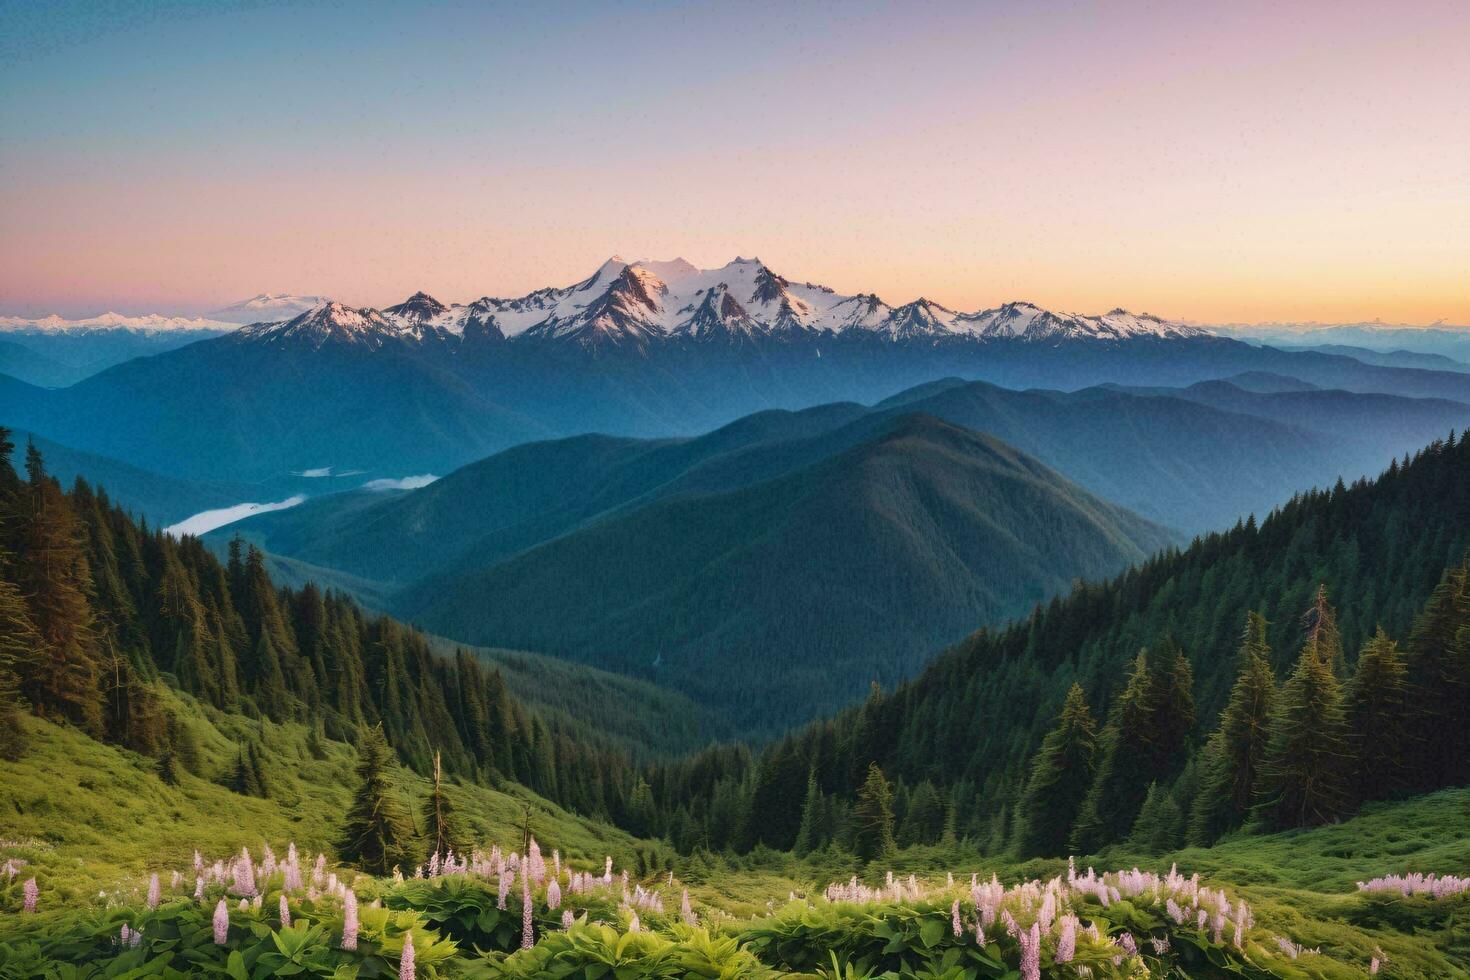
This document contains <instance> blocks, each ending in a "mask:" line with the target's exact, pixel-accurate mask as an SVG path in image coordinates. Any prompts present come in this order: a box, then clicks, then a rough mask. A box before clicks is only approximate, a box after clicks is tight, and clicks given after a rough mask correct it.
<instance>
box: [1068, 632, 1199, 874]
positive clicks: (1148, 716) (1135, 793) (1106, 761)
mask: <svg viewBox="0 0 1470 980" xmlns="http://www.w3.org/2000/svg"><path fill="white" fill-rule="evenodd" d="M1193 685H1194V672H1193V670H1192V668H1191V667H1190V664H1189V658H1188V657H1186V656H1185V655H1184V651H1183V650H1181V649H1180V648H1179V646H1178V644H1176V643H1175V642H1174V641H1173V639H1172V638H1171V637H1169V636H1165V637H1164V638H1163V639H1162V640H1161V641H1160V643H1159V644H1158V646H1157V649H1156V651H1155V652H1154V653H1152V654H1150V653H1149V652H1148V651H1142V652H1140V653H1139V655H1138V657H1137V659H1136V660H1134V662H1133V671H1132V673H1131V674H1130V675H1129V677H1128V683H1127V685H1126V686H1125V687H1124V689H1123V692H1122V693H1121V694H1120V695H1119V696H1118V700H1117V702H1116V703H1115V704H1114V706H1113V710H1112V712H1111V713H1110V715H1109V718H1108V724H1107V726H1106V727H1105V728H1104V729H1103V733H1102V735H1101V736H1100V738H1099V741H1098V751H1097V765H1096V770H1095V775H1094V777H1093V780H1092V785H1091V787H1089V789H1088V791H1087V795H1086V797H1085V798H1084V799H1083V801H1082V806H1081V808H1080V809H1079V811H1078V815H1077V821H1076V823H1075V824H1074V825H1073V828H1072V834H1071V837H1070V839H1069V843H1070V845H1071V849H1072V850H1073V851H1075V852H1077V853H1090V852H1093V851H1096V850H1097V849H1099V848H1101V847H1105V846H1106V845H1108V844H1112V843H1115V842H1117V841H1120V840H1122V839H1124V838H1125V837H1126V836H1128V834H1129V832H1130V831H1131V830H1132V829H1133V823H1134V821H1135V820H1136V819H1137V818H1138V811H1139V810H1140V809H1141V808H1142V807H1143V803H1144V800H1145V799H1146V798H1147V796H1148V787H1149V785H1150V784H1151V783H1155V782H1158V783H1163V784H1166V785H1167V784H1168V783H1170V782H1172V781H1173V779H1174V777H1175V776H1177V775H1178V774H1179V770H1180V769H1182V768H1183V767H1184V763H1185V760H1186V759H1188V757H1189V734H1190V731H1191V730H1192V729H1193V727H1194V694H1193Z"/></svg>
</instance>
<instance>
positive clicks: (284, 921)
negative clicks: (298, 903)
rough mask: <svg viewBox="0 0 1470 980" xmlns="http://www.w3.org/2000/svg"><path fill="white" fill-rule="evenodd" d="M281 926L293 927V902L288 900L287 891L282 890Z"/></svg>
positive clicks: (285, 927)
mask: <svg viewBox="0 0 1470 980" xmlns="http://www.w3.org/2000/svg"><path fill="white" fill-rule="evenodd" d="M280 904H281V928H283V929H289V928H290V927H291V904H290V903H289V902H287V901H286V893H285V892H281V903H280Z"/></svg>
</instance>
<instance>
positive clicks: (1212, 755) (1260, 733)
mask: <svg viewBox="0 0 1470 980" xmlns="http://www.w3.org/2000/svg"><path fill="white" fill-rule="evenodd" d="M1267 625H1268V624H1267V622H1266V617H1264V616H1262V615H1261V614H1260V613H1258V612H1254V611H1252V612H1250V613H1247V614H1246V624H1245V638H1244V639H1243V640H1242V642H1241V645H1240V655H1239V656H1240V673H1239V674H1237V675H1236V678H1235V685H1234V686H1233V687H1232V688H1231V689H1230V700H1229V701H1228V702H1227V703H1226V705H1225V710H1224V711H1223V712H1221V714H1220V727H1219V728H1218V729H1217V730H1216V731H1215V734H1214V735H1212V736H1211V737H1210V740H1209V742H1208V743H1207V744H1206V746H1205V750H1204V753H1203V760H1202V766H1203V769H1204V771H1203V774H1202V778H1201V785H1200V792H1199V794H1198V795H1197V796H1196V797H1195V802H1194V806H1193V809H1192V811H1191V813H1190V825H1189V842H1190V843H1191V844H1194V845H1195V846H1197V847H1208V846H1209V845H1211V844H1213V843H1214V842H1215V841H1216V840H1218V839H1219V838H1220V836H1221V835H1222V834H1224V833H1227V832H1229V831H1231V830H1234V829H1235V828H1237V827H1239V826H1240V825H1241V824H1243V823H1244V822H1245V820H1246V818H1247V817H1249V816H1250V812H1251V807H1253V806H1254V805H1255V802H1256V778H1257V776H1258V775H1259V773H1260V769H1261V761H1262V760H1263V759H1264V758H1265V755H1266V745H1267V742H1268V741H1269V738H1270V726H1271V708H1272V705H1273V704H1274V703H1275V699H1276V673H1275V671H1274V670H1272V668H1271V646H1270V644H1269V643H1268V642H1267V641H1266V627H1267Z"/></svg>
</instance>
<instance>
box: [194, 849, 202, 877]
mask: <svg viewBox="0 0 1470 980" xmlns="http://www.w3.org/2000/svg"><path fill="white" fill-rule="evenodd" d="M203 871H204V858H202V857H200V855H199V852H198V851H195V852H194V873H195V874H200V873H202V872H203Z"/></svg>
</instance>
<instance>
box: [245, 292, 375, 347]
mask: <svg viewBox="0 0 1470 980" xmlns="http://www.w3.org/2000/svg"><path fill="white" fill-rule="evenodd" d="M402 335H403V327H402V325H401V324H400V323H398V322H396V321H395V320H392V319H389V318H388V317H386V316H384V315H383V314H382V313H379V312H378V311H377V310H372V309H363V310H354V309H353V308H352V307H350V306H344V305H343V304H341V303H338V302H335V301H328V302H326V303H323V304H322V305H321V306H318V307H316V308H315V309H312V310H308V311H306V312H305V313H302V314H301V315H300V316H296V317H293V318H292V319H290V320H287V321H285V322H284V323H256V324H252V325H250V326H248V327H245V328H243V329H242V330H240V332H239V333H238V334H236V335H235V336H236V337H237V338H239V339H240V340H242V341H246V340H249V341H260V342H265V343H271V344H278V345H279V344H303V345H305V346H307V347H310V348H312V349H320V348H322V347H324V346H326V345H328V344H337V345H348V346H354V347H367V348H370V349H373V350H376V349H378V348H380V347H382V346H383V345H384V344H386V343H388V342H390V341H393V340H397V339H400V338H401V337H402Z"/></svg>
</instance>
